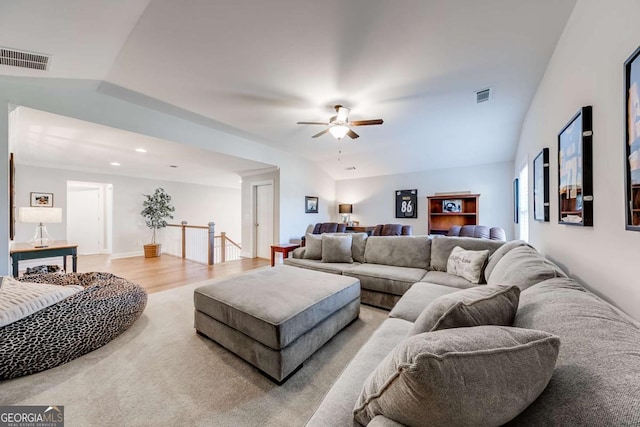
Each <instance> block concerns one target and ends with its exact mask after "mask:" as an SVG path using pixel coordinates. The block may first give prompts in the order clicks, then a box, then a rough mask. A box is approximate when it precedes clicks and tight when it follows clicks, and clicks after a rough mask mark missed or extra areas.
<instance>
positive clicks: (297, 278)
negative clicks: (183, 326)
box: [194, 265, 360, 383]
mask: <svg viewBox="0 0 640 427" xmlns="http://www.w3.org/2000/svg"><path fill="white" fill-rule="evenodd" d="M194 305H195V328H196V331H197V332H198V333H200V334H202V335H205V336H207V337H209V338H211V339H212V340H214V341H216V342H217V343H219V344H220V345H222V346H223V347H225V348H227V349H228V350H230V351H232V352H233V353H235V354H237V355H238V356H240V357H241V358H243V359H244V360H246V361H247V362H249V363H251V364H252V365H253V366H255V367H256V368H258V369H260V370H261V371H262V372H264V373H266V374H267V375H268V376H269V377H271V378H272V379H274V380H275V381H276V382H277V383H282V382H284V380H286V379H287V377H288V376H289V375H290V374H292V373H293V372H295V371H296V370H297V369H298V368H299V367H300V366H301V365H302V362H304V361H305V360H306V359H307V358H308V357H309V356H311V355H312V354H313V353H314V352H315V351H316V350H318V349H319V348H320V347H322V346H323V345H324V344H325V343H326V342H327V341H329V340H330V339H331V338H332V337H333V336H334V335H335V334H337V333H338V332H339V331H340V330H341V329H342V328H344V327H345V326H347V325H348V324H349V323H351V322H352V321H353V320H355V319H356V318H357V317H358V315H359V313H360V281H359V280H358V279H356V278H353V277H346V276H338V275H335V274H329V273H322V272H318V271H311V270H305V269H302V268H296V267H289V266H285V265H281V266H277V267H275V268H270V269H265V270H259V271H254V272H250V273H247V274H243V275H241V276H237V277H234V278H231V279H226V280H222V281H218V282H214V283H211V284H208V285H205V286H202V287H200V288H197V289H196V290H195V293H194Z"/></svg>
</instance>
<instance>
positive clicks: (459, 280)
mask: <svg viewBox="0 0 640 427" xmlns="http://www.w3.org/2000/svg"><path fill="white" fill-rule="evenodd" d="M420 281H421V282H429V283H435V284H437V285H443V286H449V287H452V288H458V289H469V288H473V287H474V286H477V285H476V284H475V283H471V282H470V281H468V280H467V279H465V278H464V277H460V276H456V275H454V274H449V273H445V272H444V271H427V274H425V275H424V277H423V278H422V279H420Z"/></svg>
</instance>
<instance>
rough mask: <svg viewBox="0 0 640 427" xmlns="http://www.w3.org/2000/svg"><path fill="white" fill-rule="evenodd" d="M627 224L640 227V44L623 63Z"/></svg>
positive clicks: (631, 226) (626, 226)
mask: <svg viewBox="0 0 640 427" xmlns="http://www.w3.org/2000/svg"><path fill="white" fill-rule="evenodd" d="M624 101H625V102H624V111H625V115H624V121H625V122H624V128H625V136H626V138H625V141H624V153H625V154H624V156H625V158H624V163H625V175H626V176H625V178H626V179H625V184H626V191H625V193H626V197H625V202H626V206H625V211H626V224H625V228H626V229H627V230H632V231H640V47H639V48H638V49H636V51H635V52H633V53H632V54H631V56H630V57H629V58H628V59H627V60H626V61H625V63H624Z"/></svg>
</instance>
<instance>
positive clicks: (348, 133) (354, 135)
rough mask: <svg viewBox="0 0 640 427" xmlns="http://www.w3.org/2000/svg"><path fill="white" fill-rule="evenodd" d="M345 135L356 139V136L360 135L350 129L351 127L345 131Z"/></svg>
mask: <svg viewBox="0 0 640 427" xmlns="http://www.w3.org/2000/svg"><path fill="white" fill-rule="evenodd" d="M347 135H349V137H350V138H351V139H356V138H360V135H358V134H357V133H355V132H354V131H352V130H351V129H349V132H347Z"/></svg>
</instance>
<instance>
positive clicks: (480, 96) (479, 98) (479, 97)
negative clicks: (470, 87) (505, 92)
mask: <svg viewBox="0 0 640 427" xmlns="http://www.w3.org/2000/svg"><path fill="white" fill-rule="evenodd" d="M490 96H491V88H489V89H482V90H479V91H477V92H476V104H480V103H481V102H486V101H488V100H489V97H490Z"/></svg>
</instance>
